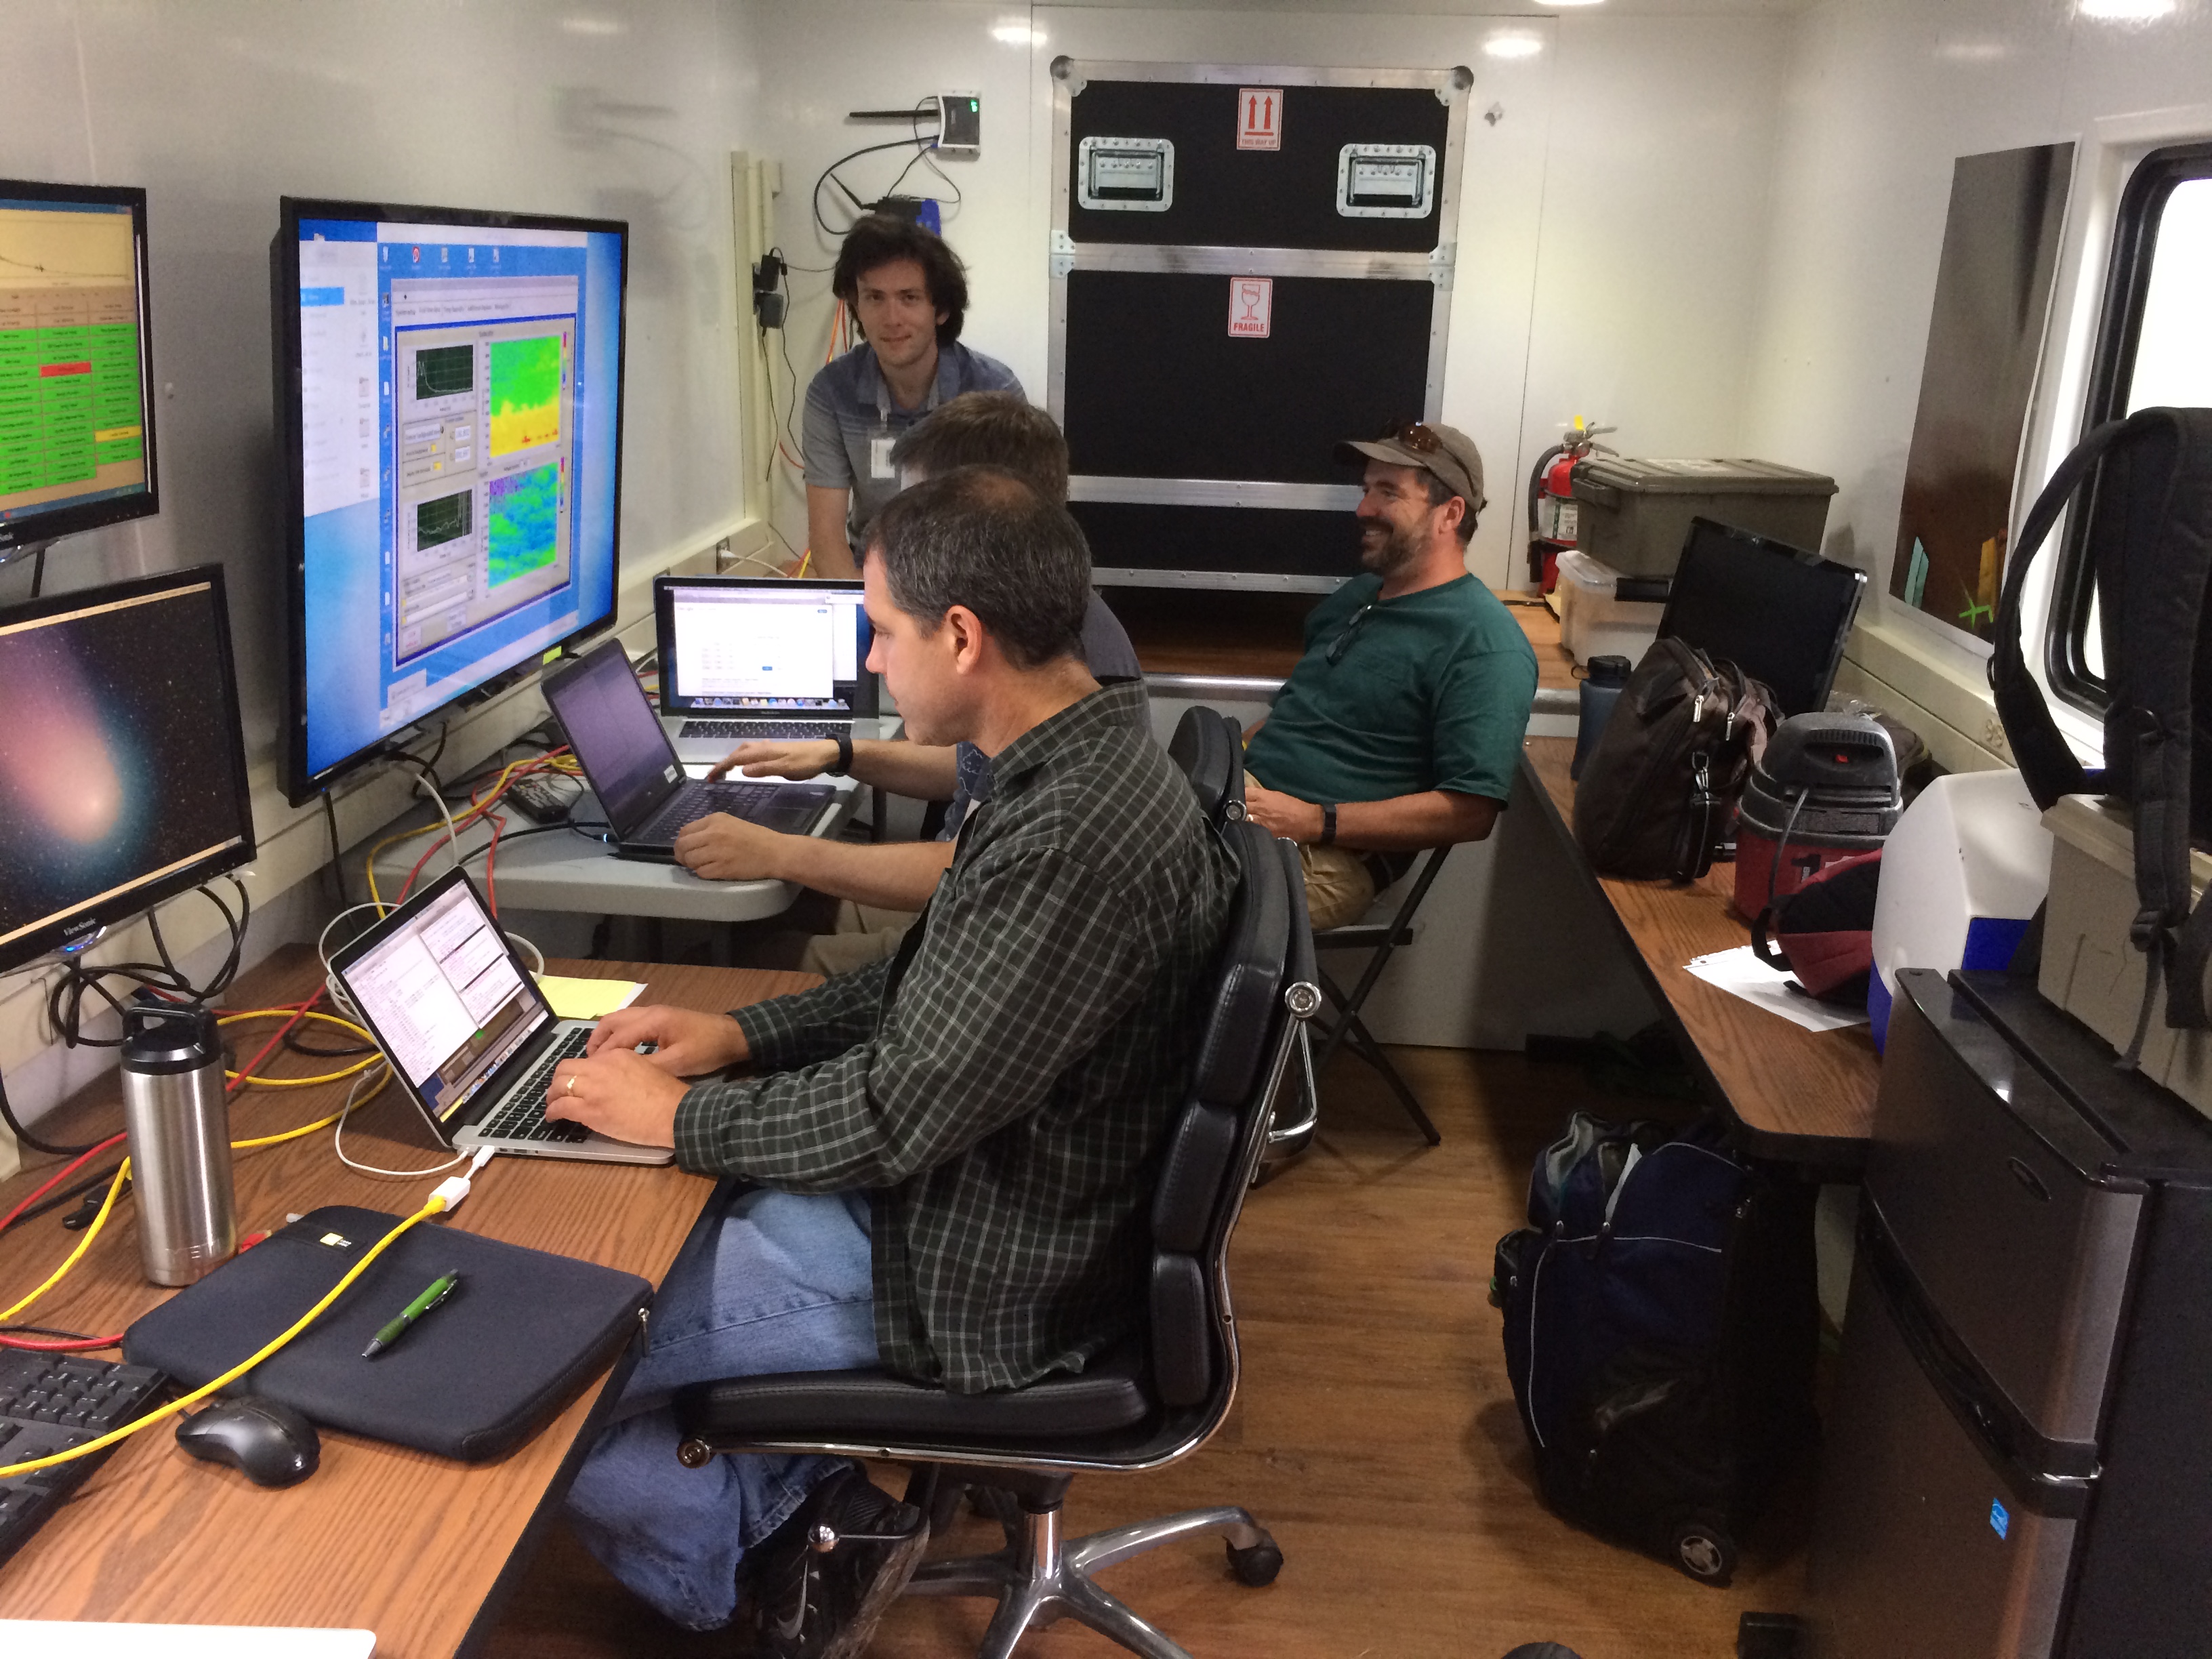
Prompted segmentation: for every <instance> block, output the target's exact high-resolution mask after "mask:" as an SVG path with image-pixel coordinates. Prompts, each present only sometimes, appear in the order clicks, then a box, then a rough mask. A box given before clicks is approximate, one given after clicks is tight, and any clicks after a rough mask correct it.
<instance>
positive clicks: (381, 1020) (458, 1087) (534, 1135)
mask: <svg viewBox="0 0 2212 1659" xmlns="http://www.w3.org/2000/svg"><path fill="white" fill-rule="evenodd" d="M331 971H332V972H333V973H335V974H336V975H337V980H338V984H339V985H340V987H342V988H343V990H344V992H345V994H346V997H347V999H348V1000H349V1001H350V1002H351V1003H352V1004H353V1006H355V1007H356V1009H358V1010H359V1011H360V1012H361V1017H362V1020H363V1021H364V1022H365V1023H366V1024H367V1025H368V1029H369V1030H370V1031H371V1032H372V1033H374V1036H375V1037H376V1042H377V1046H378V1047H379V1048H381V1049H383V1050H384V1056H385V1058H386V1060H390V1061H391V1062H392V1073H393V1075H394V1076H396V1077H397V1078H398V1079H399V1081H400V1084H401V1085H402V1086H403V1087H404V1088H405V1089H406V1091H407V1095H408V1098H410V1100H412V1101H413V1102H414V1103H415V1104H416V1108H417V1109H419V1110H420V1111H421V1112H422V1119H423V1121H425V1122H426V1123H428V1125H429V1126H430V1129H431V1132H432V1133H434V1134H435V1135H436V1136H437V1137H438V1139H440V1140H441V1141H443V1142H444V1143H445V1144H446V1145H447V1146H450V1147H452V1148H453V1150H454V1151H455V1152H473V1151H474V1150H476V1149H477V1147H479V1146H495V1147H497V1148H498V1149H499V1150H500V1152H502V1153H516V1154H520V1155H521V1156H523V1157H526V1158H588V1159H591V1160H592V1161H594V1162H598V1163H603V1164H669V1163H673V1162H674V1161H675V1158H676V1154H675V1153H674V1152H671V1151H670V1150H669V1149H668V1148H667V1147H665V1146H633V1145H632V1144H631V1143H629V1141H626V1140H615V1139H610V1138H609V1137H607V1136H605V1135H602V1134H595V1133H592V1131H590V1130H588V1129H586V1128H585V1127H583V1125H581V1124H580V1123H566V1122H554V1121H550V1120H549V1119H548V1118H547V1117H546V1115H545V1089H546V1085H547V1084H548V1083H549V1082H550V1079H551V1078H552V1075H553V1067H554V1066H556V1065H557V1064H558V1063H559V1062H560V1061H562V1060H567V1059H570V1058H573V1057H574V1056H576V1055H580V1054H582V1053H583V1052H584V1044H585V1042H586V1040H587V1039H588V1038H589V1037H590V1036H591V1034H592V1027H593V1026H594V1025H596V1024H598V1023H599V1022H598V1021H596V1020H586V1019H559V1018H556V1017H555V1016H554V1013H553V1010H552V1009H551V1008H550V1006H547V1004H546V1001H545V998H544V994H543V993H541V992H540V991H539V990H538V981H536V980H534V979H532V978H531V976H530V974H529V972H528V970H527V969H525V968H524V967H523V965H522V961H521V958H520V957H517V956H516V955H515V954H514V947H513V945H509V944H508V943H507V935H506V934H504V933H501V932H500V930H499V927H498V924H497V923H495V921H493V920H492V918H491V915H490V913H489V911H487V910H486V909H485V908H484V906H483V900H482V899H481V898H480V897H478V896H477V890H476V884H475V883H473V882H472V881H471V880H470V879H469V876H468V872H466V871H465V870H453V871H451V872H447V874H446V875H445V876H443V877H441V878H440V879H438V880H437V881H435V882H433V883H432V884H430V885H429V886H428V887H427V888H425V889H424V890H422V892H420V893H417V894H416V896H414V897H413V898H410V899H409V900H408V901H407V902H406V903H404V904H403V905H401V906H400V907H399V908H398V909H397V910H394V911H393V912H392V914H391V915H388V916H386V917H385V918H384V919H383V920H382V921H380V922H378V923H377V924H376V926H375V927H372V928H370V929H369V930H368V932H367V933H363V934H362V936H361V937H360V938H359V939H356V940H354V942H353V943H352V944H350V945H347V946H346V947H345V949H343V951H339V952H338V953H337V956H336V957H333V958H332V959H331Z"/></svg>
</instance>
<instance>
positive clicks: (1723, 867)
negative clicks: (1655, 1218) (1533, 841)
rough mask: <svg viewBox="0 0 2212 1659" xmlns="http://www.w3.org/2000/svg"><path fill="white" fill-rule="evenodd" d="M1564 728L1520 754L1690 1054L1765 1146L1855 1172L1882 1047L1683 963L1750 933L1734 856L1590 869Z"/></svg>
mask: <svg viewBox="0 0 2212 1659" xmlns="http://www.w3.org/2000/svg"><path fill="white" fill-rule="evenodd" d="M1574 753H1575V745H1574V740H1573V739H1572V738H1528V740H1527V741H1526V743H1525V744H1523V746H1522V765H1524V766H1525V767H1527V768H1528V772H1529V775H1530V778H1531V780H1532V781H1534V783H1535V785H1536V786H1537V787H1536V789H1535V792H1534V793H1535V795H1536V798H1537V799H1539V800H1540V801H1541V802H1542V803H1543V805H1544V806H1545V808H1546V810H1547V813H1548V815H1549V816H1550V817H1551V819H1552V822H1553V827H1554V828H1555V829H1557V830H1558V831H1559V834H1560V835H1561V836H1564V837H1565V838H1566V841H1567V844H1568V848H1569V852H1570V855H1571V857H1572V859H1573V860H1574V863H1575V866H1576V868H1577V869H1578V870H1580V871H1582V872H1583V873H1584V874H1585V875H1586V876H1588V877H1589V880H1590V883H1591V885H1592V886H1593V887H1594V888H1595V890H1596V891H1597V893H1598V895H1599V896H1601V898H1602V899H1603V900H1604V902H1605V905H1606V908H1607V910H1608V911H1609V912H1610V913H1611V914H1612V915H1613V917H1614V919H1615V920H1616V921H1618V922H1619V923H1620V929H1621V932H1622V933H1623V934H1624V935H1625V936H1626V939H1627V941H1628V944H1629V947H1630V950H1631V951H1632V954H1633V957H1634V959H1635V960H1636V962H1637V963H1638V965H1639V966H1640V967H1641V968H1642V969H1643V972H1644V978H1645V980H1646V981H1647V982H1648V983H1649V984H1650V987H1651V988H1652V990H1653V991H1654V992H1655V993H1656V996H1657V999H1658V1000H1659V1002H1660V1005H1661V1006H1662V1007H1663V1008H1665V1009H1667V1010H1668V1012H1669V1013H1670V1014H1671V1015H1672V1017H1673V1018H1674V1023H1675V1024H1676V1026H1677V1028H1678V1029H1679V1030H1680V1033H1681V1035H1682V1036H1683V1037H1684V1038H1685V1039H1686V1042H1685V1043H1684V1048H1685V1049H1686V1051H1687V1054H1688V1056H1689V1058H1690V1060H1691V1063H1692V1065H1693V1066H1696V1067H1698V1068H1699V1070H1700V1071H1701V1072H1703V1073H1704V1074H1705V1083H1706V1086H1707V1088H1708V1090H1709V1091H1710V1092H1711V1093H1712V1094H1713V1096H1714V1097H1716V1098H1717V1099H1718V1100H1719V1101H1721V1102H1723V1103H1725V1104H1726V1106H1727V1108H1728V1109H1729V1113H1730V1114H1731V1115H1733V1116H1734V1117H1735V1121H1736V1122H1737V1123H1738V1124H1740V1125H1741V1127H1742V1129H1743V1133H1744V1137H1745V1141H1746V1145H1747V1148H1748V1150H1750V1151H1751V1152H1753V1153H1755V1154H1757V1155H1759V1156H1760V1157H1763V1158H1776V1159H1782V1160H1786V1161H1788V1162H1790V1163H1794V1164H1804V1165H1807V1166H1809V1167H1813V1168H1815V1169H1818V1170H1823V1171H1832V1172H1834V1173H1838V1174H1845V1173H1850V1172H1852V1171H1855V1170H1857V1168H1858V1166H1859V1164H1861V1162H1862V1161H1863V1158H1865V1154H1866V1139H1867V1136H1868V1134H1869V1133H1870V1132H1871V1131H1872V1128H1873V1127H1874V1098H1875V1087H1876V1085H1877V1084H1878V1083H1879V1082H1880V1079H1881V1056H1879V1055H1878V1054H1875V1048H1874V1039H1873V1038H1872V1037H1871V1036H1869V1034H1868V1031H1867V1028H1866V1027H1865V1026H1863V1025H1854V1026H1850V1027H1848V1028H1846V1029H1845V1030H1840V1031H1808V1030H1805V1029H1804V1028H1803V1027H1802V1026H1799V1025H1795V1024H1791V1023H1790V1021H1788V1020H1786V1019H1784V1018H1782V1017H1781V1016H1780V1015H1778V1014H1771V1013H1768V1012H1766V1011H1765V1009H1762V1008H1759V1007H1755V1006H1753V1005H1752V1004H1750V1003H1748V1002H1746V1001H1745V1000H1743V999H1742V998H1741V997H1736V996H1731V995H1730V994H1729V993H1728V992H1726V991H1723V990H1722V989H1721V988H1720V987H1718V986H1715V985H1708V984H1707V983H1705V981H1703V980H1701V979H1699V978H1698V977H1696V976H1695V975H1692V974H1691V973H1690V972H1689V971H1688V970H1687V969H1686V968H1685V967H1684V966H1683V964H1684V963H1687V962H1688V961H1689V960H1690V959H1691V958H1692V957H1701V956H1705V955H1707V954H1709V953H1711V952H1712V951H1732V950H1735V948H1736V947H1737V946H1738V945H1748V944H1749V943H1750V942H1751V927H1750V924H1749V923H1748V922H1747V921H1744V920H1743V919H1742V918H1741V917H1740V916H1739V915H1736V913H1735V905H1734V902H1733V900H1734V895H1735V866H1734V865H1732V864H1717V865H1715V866H1713V868H1712V870H1711V872H1710V873H1709V874H1707V875H1706V876H1705V878H1704V879H1702V880H1700V881H1694V882H1681V883H1678V882H1667V881H1627V880H1623V879H1621V878H1619V877H1614V876H1600V875H1597V874H1595V872H1592V871H1591V870H1590V867H1589V861H1588V860H1586V859H1584V858H1583V854H1582V849H1581V848H1578V847H1576V846H1575V845H1574V837H1573V836H1572V834H1571V831H1570V829H1569V828H1568V826H1569V825H1570V824H1571V823H1572V822H1573V820H1574V811H1575V786H1574V785H1573V784H1572V783H1571V782H1570V781H1568V778H1567V768H1568V766H1569V765H1570V764H1571V763H1572V761H1573V759H1574Z"/></svg>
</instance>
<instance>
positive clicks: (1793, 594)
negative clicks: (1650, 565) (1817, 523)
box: [1659, 519, 1867, 714]
mask: <svg viewBox="0 0 2212 1659" xmlns="http://www.w3.org/2000/svg"><path fill="white" fill-rule="evenodd" d="M1866 580H1867V579H1866V573H1865V572H1864V571H1862V570H1854V569H1853V568H1851V567H1850V566H1849V565H1847V564H1838V563H1837V562H1835V561H1834V560H1832V559H1824V558H1822V557H1821V556H1820V555H1819V554H1817V553H1808V552H1807V551H1806V550H1804V549H1802V548H1798V547H1791V546H1789V545H1788V544H1785V543H1782V542H1778V541H1772V540H1770V539H1769V538H1766V537H1765V536H1754V535H1753V534H1752V533H1751V532H1749V531H1747V530H1737V529H1735V528H1734V527H1733V526H1729V525H1724V524H1716V523H1714V522H1713V520H1711V519H1692V520H1690V534H1689V538H1688V539H1687V540H1686V541H1685V542H1684V543H1683V544H1682V562H1681V563H1680V565H1678V566H1677V567H1676V568H1675V570H1674V585H1673V586H1671V587H1669V588H1668V592H1667V608H1666V610H1665V611H1662V612H1661V613H1660V617H1659V636H1660V637H1661V638H1662V639H1668V640H1683V641H1687V642H1688V643H1689V644H1692V645H1694V646H1696V647H1698V649H1699V650H1700V651H1702V652H1704V653H1705V654H1706V655H1707V656H1709V657H1724V658H1726V659H1728V660H1729V661H1730V662H1732V663H1734V664H1735V665H1736V666H1737V667H1739V668H1741V670H1743V671H1744V672H1745V673H1747V674H1748V675H1750V676H1751V677H1752V678H1753V679H1755V680H1764V681H1765V683H1766V684H1767V685H1768V686H1769V687H1770V688H1771V690H1773V692H1774V696H1775V701H1776V702H1779V703H1780V704H1781V705H1782V713H1783V714H1813V713H1815V712H1817V711H1818V710H1820V709H1821V708H1826V706H1827V702H1828V690H1829V688H1830V687H1831V686H1832V685H1833V684H1835V679H1836V666H1837V665H1838V663H1840V662H1842V661H1843V659H1844V642H1845V641H1847V640H1849V639H1850V634H1851V621H1852V618H1854V617H1857V615H1858V613H1859V599H1860V597H1861V596H1862V595H1863V593H1864V592H1866Z"/></svg>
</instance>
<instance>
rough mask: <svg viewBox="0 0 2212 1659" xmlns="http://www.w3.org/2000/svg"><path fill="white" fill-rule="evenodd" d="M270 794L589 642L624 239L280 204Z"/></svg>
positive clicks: (351, 760)
mask: <svg viewBox="0 0 2212 1659" xmlns="http://www.w3.org/2000/svg"><path fill="white" fill-rule="evenodd" d="M628 244H629V227H628V226H626V225H623V224H621V223H618V222H613V221H608V220H597V219H568V218H551V217H544V216H534V215H525V214H513V213H473V212H461V211H456V210H448V209H442V208H420V207H398V206H393V205H391V204H378V203H358V202H320V201H302V200H297V199H295V198H292V197H286V198H285V199H284V202H283V222H282V224H281V225H280V227H279V228H278V230H277V234H276V241H275V243H274V244H273V245H272V246H271V248H270V285H271V290H272V307H271V308H272V314H273V320H274V323H275V331H276V354H275V362H276V429H277V432H278V435H279V439H278V441H279V447H280V470H281V471H283V475H284V488H285V490H286V503H285V508H284V526H285V531H286V534H287V537H288V538H289V553H290V563H291V571H292V624H293V626H292V651H293V661H292V674H291V684H292V692H293V697H292V708H291V713H290V728H289V732H288V734H287V735H288V741H287V744H286V757H287V764H286V776H285V786H286V788H287V790H288V792H289V793H290V795H291V797H292V799H293V800H294V801H295V802H298V801H302V800H305V799H307V798H308V797H309V796H311V795H313V793H315V792H316V791H317V790H319V789H320V788H322V787H324V786H325V785H326V784H327V783H329V781H331V779H332V778H333V777H335V776H337V775H338V774H340V773H342V772H343V771H344V770H345V769H347V768H349V767H350V766H353V765H356V764H358V763H360V762H362V760H364V759H366V758H368V757H369V756H370V755H372V754H373V753H374V752H375V751H376V750H379V749H380V747H382V746H384V745H385V744H387V743H388V742H389V741H390V740H391V739H392V738H395V737H396V736H397V735H398V734H399V733H400V732H404V730H405V729H406V728H408V727H409V726H414V725H416V723H417V722H420V721H422V720H426V719H428V718H429V717H431V716H433V715H435V714H437V713H438V712H439V711H440V710H441V709H443V708H447V707H448V706H449V705H451V704H453V702H456V701H457V700H459V699H460V698H462V697H465V696H470V695H471V693H476V692H479V691H482V690H486V689H487V688H489V687H493V686H494V685H495V684H503V683H504V682H505V681H506V680H507V679H509V678H515V677H518V676H520V674H523V673H526V672H529V671H532V670H533V669H534V668H535V667H536V666H537V665H538V662H539V661H540V660H541V659H543V658H544V655H545V653H547V652H548V651H550V650H551V649H553V648H555V647H558V646H562V645H564V644H567V643H568V642H570V641H574V640H577V639H580V638H581V637H583V636H584V635H587V634H590V633H592V631H593V630H595V629H599V628H600V627H603V626H605V624H606V623H610V622H611V621H612V620H613V617H614V603H615V569H616V562H617V552H618V539H617V538H618V534H619V528H620V524H621V506H622V499H621V494H622V385H623V289H624V283H625V281H626V276H627V265H628V258H627V253H628Z"/></svg>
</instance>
